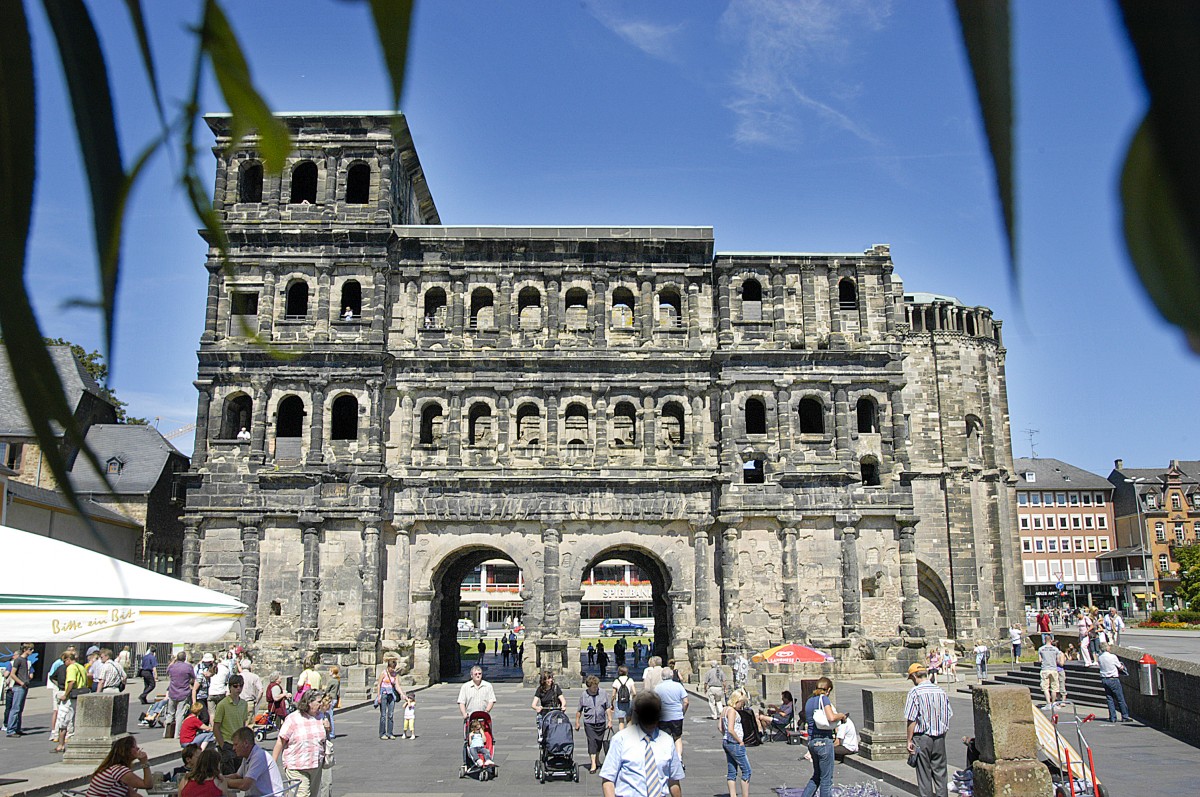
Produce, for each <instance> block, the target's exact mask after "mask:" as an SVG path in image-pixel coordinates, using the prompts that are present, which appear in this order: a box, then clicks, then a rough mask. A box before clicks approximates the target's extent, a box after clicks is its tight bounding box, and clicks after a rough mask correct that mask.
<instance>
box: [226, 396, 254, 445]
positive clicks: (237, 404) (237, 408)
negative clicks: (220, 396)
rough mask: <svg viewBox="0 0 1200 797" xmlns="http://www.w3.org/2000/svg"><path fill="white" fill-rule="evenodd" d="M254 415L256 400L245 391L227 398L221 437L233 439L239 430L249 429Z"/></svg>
mask: <svg viewBox="0 0 1200 797" xmlns="http://www.w3.org/2000/svg"><path fill="white" fill-rule="evenodd" d="M253 417H254V401H253V400H252V399H251V398H250V397H249V396H247V395H246V394H245V393H237V394H235V395H233V396H230V397H229V398H227V399H225V412H224V413H222V415H221V439H222V440H233V439H235V438H237V436H238V432H240V431H242V430H243V429H246V430H249V429H250V423H251V418H253Z"/></svg>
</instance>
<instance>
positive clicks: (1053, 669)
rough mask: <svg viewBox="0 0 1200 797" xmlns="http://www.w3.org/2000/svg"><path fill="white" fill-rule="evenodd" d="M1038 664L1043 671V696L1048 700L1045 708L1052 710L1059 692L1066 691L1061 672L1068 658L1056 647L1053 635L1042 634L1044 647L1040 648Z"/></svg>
mask: <svg viewBox="0 0 1200 797" xmlns="http://www.w3.org/2000/svg"><path fill="white" fill-rule="evenodd" d="M1037 653H1038V663H1039V665H1040V669H1041V682H1042V695H1043V697H1045V698H1046V704H1045V705H1044V706H1043V708H1050V707H1051V706H1053V705H1054V700H1055V698H1056V697H1057V696H1058V693H1059V692H1063V691H1065V687H1064V686H1063V684H1062V680H1061V678H1060V676H1059V670H1060V669H1061V668H1062V666H1063V664H1065V663H1066V660H1067V659H1066V656H1064V655H1063V652H1062V651H1061V650H1059V649H1058V648H1057V647H1055V645H1054V636H1053V635H1052V634H1042V646H1041V647H1040V648H1038V651H1037Z"/></svg>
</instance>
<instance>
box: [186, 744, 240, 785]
mask: <svg viewBox="0 0 1200 797" xmlns="http://www.w3.org/2000/svg"><path fill="white" fill-rule="evenodd" d="M231 794H233V792H232V791H230V790H229V789H227V788H226V787H225V779H224V778H223V777H222V776H221V754H220V753H219V752H217V748H215V747H210V748H208V749H207V750H202V751H200V755H198V756H196V760H195V761H193V762H192V769H191V771H190V772H188V773H187V774H186V775H184V776H183V780H181V781H180V782H179V797H222V795H231Z"/></svg>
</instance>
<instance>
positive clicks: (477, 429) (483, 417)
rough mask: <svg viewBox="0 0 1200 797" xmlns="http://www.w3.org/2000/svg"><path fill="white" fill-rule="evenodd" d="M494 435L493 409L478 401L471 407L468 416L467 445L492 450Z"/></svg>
mask: <svg viewBox="0 0 1200 797" xmlns="http://www.w3.org/2000/svg"><path fill="white" fill-rule="evenodd" d="M493 441H494V438H493V435H492V408H491V407H489V406H488V405H487V404H486V403H484V402H482V401H478V402H476V403H474V404H472V405H471V410H470V412H469V413H468V414H467V444H468V445H472V446H477V447H479V448H490V447H491V446H492V444H493Z"/></svg>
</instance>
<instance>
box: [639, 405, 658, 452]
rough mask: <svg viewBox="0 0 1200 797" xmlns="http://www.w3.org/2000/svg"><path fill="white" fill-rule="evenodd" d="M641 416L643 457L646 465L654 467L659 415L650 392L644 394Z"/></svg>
mask: <svg viewBox="0 0 1200 797" xmlns="http://www.w3.org/2000/svg"><path fill="white" fill-rule="evenodd" d="M638 415H640V416H641V426H642V455H643V456H644V457H645V460H644V462H645V464H646V465H652V464H653V463H654V459H655V451H654V439H655V437H656V434H655V432H656V431H657V429H656V427H657V423H655V421H656V420H657V415H656V413H655V411H654V396H652V395H650V394H649V393H648V392H647V393H643V394H642V407H641V410H640V411H639V412H638Z"/></svg>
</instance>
